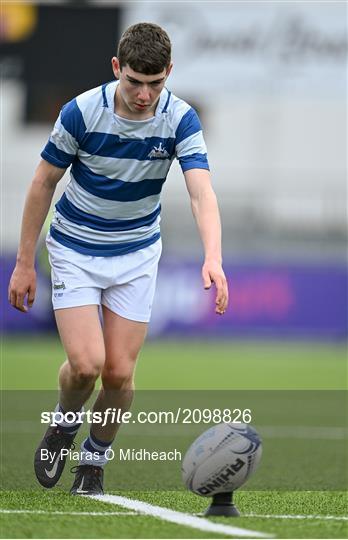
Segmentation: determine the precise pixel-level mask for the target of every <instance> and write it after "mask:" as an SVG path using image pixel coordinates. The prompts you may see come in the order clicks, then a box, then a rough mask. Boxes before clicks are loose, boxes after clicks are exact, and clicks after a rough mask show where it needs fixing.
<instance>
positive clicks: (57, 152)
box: [41, 99, 86, 169]
mask: <svg viewBox="0 0 348 540" xmlns="http://www.w3.org/2000/svg"><path fill="white" fill-rule="evenodd" d="M85 132H86V126H85V122H84V120H83V116H82V114H81V111H80V109H79V107H78V105H77V102H76V99H74V100H72V101H70V102H69V103H67V104H66V105H64V107H63V108H62V110H61V112H60V114H59V117H58V119H57V121H56V123H55V125H54V128H53V130H52V133H51V135H50V138H49V140H48V142H47V144H46V146H45V148H44V149H43V151H42V152H41V157H42V158H43V159H45V160H46V161H48V162H49V163H51V164H52V165H55V166H56V167H60V168H62V169H66V168H67V167H69V166H70V165H71V164H72V162H73V160H74V158H75V156H76V154H77V151H78V149H79V144H80V142H81V140H82V138H83V136H84V134H85Z"/></svg>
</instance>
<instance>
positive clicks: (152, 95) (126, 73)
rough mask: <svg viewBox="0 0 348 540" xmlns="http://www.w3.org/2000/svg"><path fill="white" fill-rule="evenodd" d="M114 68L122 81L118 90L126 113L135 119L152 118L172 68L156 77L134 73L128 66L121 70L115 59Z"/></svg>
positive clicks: (113, 60) (117, 76)
mask: <svg viewBox="0 0 348 540" xmlns="http://www.w3.org/2000/svg"><path fill="white" fill-rule="evenodd" d="M112 67H113V71H114V75H115V77H116V78H117V79H119V81H120V83H119V86H118V88H119V93H120V97H121V101H122V105H123V108H124V109H125V111H126V112H127V113H129V114H130V115H131V116H132V117H133V118H134V117H135V118H139V119H140V118H142V119H144V118H147V117H151V116H152V115H153V113H154V111H155V108H156V105H157V102H158V99H159V96H160V93H161V91H162V89H163V87H164V85H165V82H166V79H167V77H168V75H169V73H170V71H171V68H172V66H171V65H170V66H169V68H168V69H164V70H163V71H162V72H161V73H157V74H155V75H144V74H143V73H138V72H137V71H133V69H132V68H131V67H129V66H128V65H126V66H124V67H123V68H122V69H121V68H120V66H119V63H118V60H117V58H115V57H114V58H113V59H112Z"/></svg>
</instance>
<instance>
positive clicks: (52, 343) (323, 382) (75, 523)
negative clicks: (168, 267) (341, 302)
mask: <svg viewBox="0 0 348 540" xmlns="http://www.w3.org/2000/svg"><path fill="white" fill-rule="evenodd" d="M63 359H64V353H63V351H62V348H61V346H60V344H59V342H58V340H57V339H56V338H55V337H38V338H32V339H30V338H29V339H28V338H27V337H16V338H6V339H5V338H4V339H2V343H1V385H2V389H3V390H13V391H15V390H35V389H36V390H54V389H55V388H56V387H57V371H58V367H59V364H60V363H61V362H62V360H63ZM346 361H347V348H346V344H341V345H339V344H338V345H337V344H321V343H306V342H303V343H298V342H297V343H287V342H285V343H281V342H274V343H273V342H266V341H265V342H259V341H258V342H256V341H255V342H242V341H240V342H239V341H231V342H229V341H222V342H218V341H214V342H206V343H203V342H198V341H197V342H189V341H188V342H176V341H162V342H155V341H149V342H148V343H147V344H146V345H145V347H144V350H143V351H142V354H141V357H140V360H139V364H138V367H137V373H136V385H137V388H139V389H144V390H146V389H161V390H172V389H196V390H199V389H215V390H257V389H270V390H272V389H274V390H276V389H278V390H295V389H297V390H341V389H345V385H346V371H347V366H346ZM23 406H25V403H24V404H23ZM203 429H205V427H202V431H203ZM311 443H313V444H315V443H316V441H315V440H313V441H311ZM265 459H266V456H265ZM3 464H4V461H3V460H2V467H3ZM31 468H32V463H28V471H29V472H28V474H29V475H30V474H31ZM1 474H6V470H2V471H1ZM270 474H271V471H270ZM342 474H343V475H344V471H342ZM106 475H107V469H106ZM63 476H64V478H65V480H64V481H65V482H69V476H70V473H69V471H68V468H67V470H66V471H64V475H63ZM256 476H257V473H256V474H255V477H256ZM107 485H108V482H107V481H106V488H107ZM106 491H107V493H108V494H115V495H121V496H123V497H128V498H131V499H136V500H138V501H145V502H147V503H149V504H151V505H155V506H161V507H164V508H167V509H171V510H176V511H178V512H184V513H188V514H190V515H196V514H201V513H202V512H204V510H205V509H206V507H207V505H208V502H209V500H208V499H204V498H201V497H198V496H195V495H193V494H191V493H189V492H186V491H134V490H133V491H115V489H114V488H112V489H106ZM0 498H1V501H0V509H1V517H0V522H1V525H0V536H1V538H226V537H233V535H228V534H222V533H212V532H205V531H202V530H198V529H195V528H190V527H187V526H183V525H178V524H175V523H170V522H167V521H163V520H161V519H158V518H154V517H152V516H149V515H141V514H139V513H134V512H131V511H130V510H127V509H126V508H124V507H121V506H116V505H112V504H108V503H106V502H101V501H96V500H92V499H89V498H82V497H71V496H70V495H69V494H68V493H67V492H66V491H65V490H64V491H63V489H62V485H58V486H57V487H56V488H54V489H53V490H50V491H48V490H44V489H43V488H41V487H40V486H39V485H38V486H37V487H36V488H35V487H34V488H30V489H23V490H22V489H16V486H13V489H7V488H6V489H3V490H2V491H1V493H0ZM235 502H236V504H237V506H238V508H239V510H240V511H241V513H242V517H239V518H234V519H228V518H214V519H212V520H211V521H213V522H216V523H221V524H224V525H229V526H232V527H240V528H245V529H249V530H254V531H258V532H263V533H265V534H269V535H272V536H274V537H277V538H346V537H347V524H348V520H347V498H346V494H345V493H344V492H343V490H340V491H318V490H315V491H314V490H312V491H306V490H302V491H298V490H297V491H275V490H263V491H262V490H248V485H247V484H246V486H245V487H244V488H243V489H242V490H240V491H237V492H236V494H235ZM236 536H238V535H236Z"/></svg>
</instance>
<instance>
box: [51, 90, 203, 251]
mask: <svg viewBox="0 0 348 540" xmlns="http://www.w3.org/2000/svg"><path fill="white" fill-rule="evenodd" d="M117 85H118V81H113V82H110V83H107V84H104V85H102V86H99V87H97V88H94V89H92V90H89V91H87V92H84V93H83V94H81V95H79V96H78V97H77V98H75V99H73V100H72V101H70V102H69V103H67V104H66V105H64V107H63V108H62V110H61V113H60V115H59V118H58V120H57V121H56V123H55V126H54V128H53V131H52V133H51V136H50V138H49V141H48V143H47V145H46V146H45V148H44V150H43V151H42V153H41V157H42V158H43V159H45V160H46V161H48V162H49V163H51V164H53V165H55V166H57V167H61V168H67V167H69V166H70V165H71V169H70V181H69V183H68V185H67V187H66V189H65V192H64V193H63V195H62V197H61V199H60V200H59V201H58V203H57V204H56V207H55V212H54V216H53V220H52V223H51V229H50V233H51V236H52V237H53V238H54V239H55V240H57V241H58V242H60V243H61V244H63V245H65V246H67V247H69V248H71V249H74V250H75V251H79V252H80V253H84V254H87V255H94V256H103V257H105V256H114V255H124V254H125V253H130V252H132V251H136V250H138V249H142V248H144V247H146V246H149V245H151V244H152V243H154V242H156V241H157V240H158V239H159V238H160V226H159V223H160V211H161V205H160V193H161V189H162V186H163V183H164V182H165V180H166V177H167V174H168V171H169V168H170V166H171V164H172V161H173V159H174V157H176V158H177V159H178V160H179V162H180V165H181V168H182V170H183V172H185V171H187V170H188V169H194V168H200V169H209V165H208V160H207V151H206V146H205V142H204V139H203V135H202V128H201V124H200V121H199V118H198V116H197V113H196V112H195V110H194V109H193V108H192V107H190V105H188V104H187V103H186V102H185V101H183V100H181V99H179V98H177V97H176V96H174V95H173V94H172V93H171V92H169V91H168V90H167V89H166V88H163V90H162V92H161V94H160V98H159V102H158V105H157V108H156V112H155V116H153V117H152V118H149V119H147V120H136V121H135V120H128V119H125V118H121V117H119V116H117V115H116V114H114V95H115V91H116V87H117Z"/></svg>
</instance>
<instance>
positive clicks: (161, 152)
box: [148, 142, 169, 159]
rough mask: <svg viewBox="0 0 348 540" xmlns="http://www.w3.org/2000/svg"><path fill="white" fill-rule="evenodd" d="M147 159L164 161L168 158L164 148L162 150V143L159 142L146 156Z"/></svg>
mask: <svg viewBox="0 0 348 540" xmlns="http://www.w3.org/2000/svg"><path fill="white" fill-rule="evenodd" d="M148 157H149V158H162V159H166V158H167V157H169V154H168V152H167V150H166V149H165V148H163V146H162V143H161V142H160V143H159V145H158V146H154V147H153V149H152V150H151V152H150V153H149V155H148Z"/></svg>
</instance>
